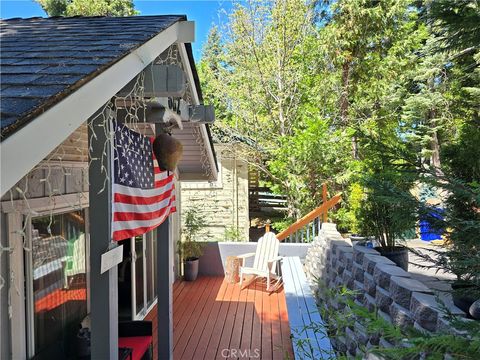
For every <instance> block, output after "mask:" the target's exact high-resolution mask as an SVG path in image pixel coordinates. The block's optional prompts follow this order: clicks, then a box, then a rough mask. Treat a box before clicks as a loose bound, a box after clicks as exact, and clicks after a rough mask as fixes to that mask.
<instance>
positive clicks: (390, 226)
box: [358, 151, 417, 270]
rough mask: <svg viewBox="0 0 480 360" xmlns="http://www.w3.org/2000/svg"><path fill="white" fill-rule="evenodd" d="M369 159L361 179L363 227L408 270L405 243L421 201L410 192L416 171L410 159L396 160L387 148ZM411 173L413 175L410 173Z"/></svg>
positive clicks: (367, 233)
mask: <svg viewBox="0 0 480 360" xmlns="http://www.w3.org/2000/svg"><path fill="white" fill-rule="evenodd" d="M375 155H376V156H373V157H372V159H371V160H370V161H366V162H365V168H364V172H363V175H362V176H361V177H360V183H361V184H362V186H363V188H364V197H363V200H362V202H361V206H360V208H359V210H358V212H359V217H360V230H361V232H362V234H363V235H365V236H373V237H374V238H375V240H376V241H377V243H378V245H379V246H378V247H377V248H376V250H378V251H379V252H380V253H381V254H382V255H383V256H385V257H387V258H389V259H390V260H392V261H393V262H394V263H396V264H397V265H398V266H400V267H401V268H403V269H404V270H408V248H407V247H405V246H403V245H401V241H402V240H404V234H405V233H406V232H407V231H409V230H411V229H414V228H415V222H416V218H417V201H416V199H415V197H414V196H413V195H412V194H411V193H410V189H412V188H413V186H414V180H415V177H414V172H413V171H411V172H409V171H408V170H409V168H410V167H411V166H410V165H409V164H408V163H406V162H402V161H398V160H397V161H395V160H392V158H391V157H390V156H388V154H387V153H386V152H382V151H379V152H376V154H375ZM410 174H411V175H410Z"/></svg>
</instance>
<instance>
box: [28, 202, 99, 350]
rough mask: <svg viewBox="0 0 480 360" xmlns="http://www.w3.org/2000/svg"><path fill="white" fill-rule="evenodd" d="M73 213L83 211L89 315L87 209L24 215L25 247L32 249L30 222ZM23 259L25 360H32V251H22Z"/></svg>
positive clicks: (33, 342) (33, 330)
mask: <svg viewBox="0 0 480 360" xmlns="http://www.w3.org/2000/svg"><path fill="white" fill-rule="evenodd" d="M74 211H83V214H84V220H85V271H86V281H87V285H86V289H87V314H90V261H87V260H88V259H89V258H90V223H89V208H88V207H80V208H70V209H66V208H61V209H53V210H48V211H40V212H38V213H36V214H35V216H32V215H26V216H24V217H23V221H24V223H25V225H26V227H25V229H26V237H25V245H26V248H27V249H32V220H33V219H35V218H39V217H44V216H48V215H51V216H56V215H62V214H68V213H70V212H74ZM22 250H23V258H24V268H25V271H24V284H25V292H26V293H25V301H24V307H25V328H26V353H27V358H32V357H34V356H35V324H34V321H35V320H34V318H35V309H34V299H33V259H32V251H27V250H25V249H23V248H22Z"/></svg>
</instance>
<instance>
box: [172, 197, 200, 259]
mask: <svg viewBox="0 0 480 360" xmlns="http://www.w3.org/2000/svg"><path fill="white" fill-rule="evenodd" d="M205 227H206V223H205V218H204V216H203V214H202V212H201V209H200V207H199V206H197V205H194V206H191V207H190V208H188V209H187V210H186V211H185V214H184V222H183V224H182V238H183V241H182V240H180V241H178V253H179V255H180V256H181V257H182V258H183V260H184V261H188V260H195V259H198V258H199V257H200V256H202V254H203V249H204V247H205V244H204V243H201V242H198V241H196V237H197V236H198V235H199V234H200V233H201V232H202V231H203V230H204V228H205Z"/></svg>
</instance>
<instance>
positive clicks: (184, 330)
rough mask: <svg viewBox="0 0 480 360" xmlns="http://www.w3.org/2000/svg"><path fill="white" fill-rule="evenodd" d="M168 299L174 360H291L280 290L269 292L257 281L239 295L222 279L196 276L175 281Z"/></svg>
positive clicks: (235, 289)
mask: <svg viewBox="0 0 480 360" xmlns="http://www.w3.org/2000/svg"><path fill="white" fill-rule="evenodd" d="M173 299H174V300H173V324H174V325H173V336H174V353H173V358H174V359H175V360H190V359H195V360H196V359H208V360H210V359H225V358H235V357H237V358H246V357H251V358H258V359H262V360H268V359H284V358H286V357H288V358H293V355H292V354H293V353H292V343H291V340H290V327H289V324H288V315H287V309H286V302H285V294H284V292H283V289H281V290H279V291H277V292H274V293H268V292H267V291H266V289H265V284H263V283H261V282H257V283H254V284H251V285H250V286H249V287H247V288H245V289H243V290H240V286H239V284H229V283H227V282H225V281H224V280H223V277H200V278H198V279H197V280H196V281H195V282H184V281H183V282H176V283H175V284H174V288H173ZM234 352H235V353H236V354H237V355H236V356H235V354H234Z"/></svg>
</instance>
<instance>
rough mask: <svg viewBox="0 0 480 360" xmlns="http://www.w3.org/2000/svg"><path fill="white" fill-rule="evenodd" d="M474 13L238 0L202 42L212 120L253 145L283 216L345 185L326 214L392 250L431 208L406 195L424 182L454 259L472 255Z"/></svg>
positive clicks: (392, 1)
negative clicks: (335, 207) (336, 206)
mask: <svg viewBox="0 0 480 360" xmlns="http://www.w3.org/2000/svg"><path fill="white" fill-rule="evenodd" d="M478 9H479V8H478V3H477V2H476V1H471V0H465V1H460V2H454V1H447V0H445V1H444V0H439V1H424V2H418V1H409V0H386V1H367V0H338V1H324V2H321V3H318V2H315V1H312V2H310V1H301V0H282V1H275V2H273V1H267V0H260V1H254V0H250V1H247V2H241V3H240V4H237V5H236V7H235V10H234V11H233V12H232V14H231V16H230V18H229V21H228V23H227V26H226V28H225V29H223V28H214V29H212V32H211V35H210V37H209V41H208V42H207V45H206V46H205V49H204V58H203V59H202V62H201V63H200V64H199V68H200V73H201V78H202V82H203V83H202V84H203V85H204V89H205V90H206V91H205V96H206V98H207V99H208V100H209V101H210V102H211V103H214V104H215V106H216V108H217V114H219V117H218V119H219V126H222V127H231V128H234V129H235V131H236V133H238V134H240V135H242V136H244V137H245V138H248V139H251V140H252V144H250V145H251V146H250V147H251V149H250V153H249V155H251V156H249V160H250V161H251V162H253V163H254V164H253V165H254V166H255V168H257V169H260V170H261V171H262V174H263V179H262V180H265V181H266V182H267V184H268V185H269V186H270V188H271V189H272V190H273V191H274V192H276V193H278V194H283V195H286V197H287V201H288V206H289V209H288V218H289V219H288V220H287V222H288V223H290V222H292V221H294V220H296V219H297V218H299V217H301V216H302V215H305V214H306V213H307V212H308V211H310V210H312V209H313V208H314V207H316V206H319V205H320V203H321V187H320V185H321V184H322V183H323V182H327V184H328V187H329V192H330V195H333V194H335V193H337V192H343V200H344V202H343V203H342V206H341V209H340V210H339V211H338V212H337V213H336V214H333V215H332V216H330V217H331V218H332V219H334V220H335V221H336V222H337V223H338V225H339V228H340V229H342V230H344V231H349V232H354V233H358V232H365V233H366V235H367V234H373V235H375V236H376V237H377V238H378V239H379V240H380V241H381V242H382V243H383V244H385V246H392V245H393V244H394V243H395V240H396V239H398V238H401V236H402V235H403V233H404V230H410V229H412V228H414V226H415V222H416V221H418V219H419V216H420V215H422V216H423V215H424V213H426V212H428V211H429V209H426V208H425V204H424V202H422V201H420V202H418V201H416V199H415V198H414V196H413V195H412V193H415V190H416V189H417V188H418V187H419V186H421V184H428V185H429V186H430V185H431V187H432V189H436V191H438V194H436V196H437V197H438V198H440V200H443V202H444V204H443V205H444V207H445V208H446V209H445V211H446V216H445V222H444V223H443V224H441V225H442V226H443V229H447V228H451V229H452V232H451V233H450V234H451V235H450V238H451V239H452V240H453V239H456V240H455V241H457V242H462V241H463V243H465V239H466V238H468V239H469V241H468V242H469V245H468V246H467V247H464V248H463V249H462V250H459V251H460V252H459V253H458V254H460V253H461V251H468V252H469V253H471V252H472V251H473V250H474V249H476V251H477V252H478V247H479V245H478V238H479V237H478V233H477V232H475V231H476V230H475V231H474V230H472V229H476V228H477V225H478V217H477V215H476V214H478V210H477V209H478V202H476V200H475V201H474V199H475V195H474V194H476V192H475V191H476V189H477V187H476V186H477V185H476V184H478V183H480V180H478V169H479V165H478V159H479V158H480V156H479V155H478V149H479V147H478V146H476V145H478V143H480V139H479V138H478V131H477V130H478V129H479V128H480V121H479V118H480V116H479V109H480V108H479V107H478V104H479V103H480V86H479V84H480V66H479V65H480V54H479V51H478V49H479V47H480V36H478V34H479V31H480V25H479V24H480V21H478V20H479V14H480V13H479V10H478ZM442 176H445V177H448V179H449V180H445V179H443V178H442ZM435 178H437V179H438V181H436V183H434V181H433V180H431V179H435ZM442 182H443V183H442ZM442 184H443V185H442ZM446 184H450V185H446ZM455 184H456V185H455ZM460 184H462V185H461V186H460ZM453 188H457V189H462V188H463V189H466V188H468V189H469V190H468V192H467V193H465V194H463V195H462V194H461V193H460V190H454V189H453ZM442 191H444V192H447V193H449V194H450V195H449V196H445V194H444V195H442V196H439V195H440V194H441V193H442ZM467 194H471V195H468V196H470V197H469V198H467V197H465V196H467ZM447 200H448V201H447ZM287 222H286V223H287ZM447 222H448V224H447ZM461 239H464V240H461ZM467 249H469V250H467ZM448 254H450V255H452V254H453V253H448ZM452 256H453V255H452ZM459 256H460V255H459ZM467 257H468V256H467ZM445 261H447V260H445ZM472 261H474V260H473V259H470V260H469V264H472ZM462 266H463V265H462ZM474 268H475V267H474Z"/></svg>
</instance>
